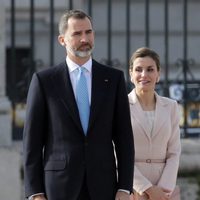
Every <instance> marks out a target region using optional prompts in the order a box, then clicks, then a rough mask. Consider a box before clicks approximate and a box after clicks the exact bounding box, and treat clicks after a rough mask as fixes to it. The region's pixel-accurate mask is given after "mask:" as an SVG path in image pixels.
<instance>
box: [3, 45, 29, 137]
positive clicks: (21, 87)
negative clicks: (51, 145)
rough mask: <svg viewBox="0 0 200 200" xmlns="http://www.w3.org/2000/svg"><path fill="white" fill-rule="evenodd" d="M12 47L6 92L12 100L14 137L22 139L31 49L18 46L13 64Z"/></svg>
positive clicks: (7, 69)
mask: <svg viewBox="0 0 200 200" xmlns="http://www.w3.org/2000/svg"><path fill="white" fill-rule="evenodd" d="M11 53H12V52H11V48H8V49H7V52H6V86H7V87H6V93H7V96H8V97H9V98H10V100H11V102H12V125H13V128H12V137H13V140H21V139H22V130H23V125H24V118H25V105H26V104H25V101H26V96H27V91H28V86H29V82H30V61H29V60H30V49H29V48H16V49H15V58H16V59H15V61H14V65H12V63H11V62H12V60H11Z"/></svg>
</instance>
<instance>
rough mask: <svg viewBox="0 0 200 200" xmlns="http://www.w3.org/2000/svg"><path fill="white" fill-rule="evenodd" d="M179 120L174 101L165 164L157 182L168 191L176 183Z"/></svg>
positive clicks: (179, 151)
mask: <svg viewBox="0 0 200 200" xmlns="http://www.w3.org/2000/svg"><path fill="white" fill-rule="evenodd" d="M179 122H180V111H179V107H178V104H177V102H174V103H173V105H172V107H171V124H172V132H171V137H170V139H169V142H168V148H167V154H166V166H165V168H164V170H163V173H162V176H161V178H160V180H159V182H158V185H159V186H161V187H162V188H165V189H168V190H170V191H173V190H174V188H175V185H176V179H177V173H178V167H179V159H180V153H181V143H180V127H179Z"/></svg>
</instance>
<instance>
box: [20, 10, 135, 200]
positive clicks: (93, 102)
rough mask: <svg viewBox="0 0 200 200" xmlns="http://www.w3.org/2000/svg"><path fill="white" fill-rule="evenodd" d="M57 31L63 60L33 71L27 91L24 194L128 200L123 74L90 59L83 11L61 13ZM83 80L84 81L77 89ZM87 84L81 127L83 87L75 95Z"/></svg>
mask: <svg viewBox="0 0 200 200" xmlns="http://www.w3.org/2000/svg"><path fill="white" fill-rule="evenodd" d="M59 32H60V35H59V37H58V40H59V43H60V44H61V45H62V46H64V47H65V49H66V52H67V56H66V61H65V62H63V63H61V64H60V65H58V66H55V67H51V68H49V69H46V70H43V71H40V72H37V73H35V74H34V75H33V78H32V81H31V84H30V88H29V92H28V98H27V114H26V121H25V126H24V138H23V142H24V145H23V146H24V150H23V154H24V175H25V193H26V194H25V195H26V197H29V198H30V199H33V200H46V199H48V200H114V199H116V200H128V199H129V194H130V192H131V191H132V184H133V168H134V143H133V134H132V129H131V122H130V115H129V114H130V113H129V104H128V98H127V92H126V87H125V81H124V76H123V72H121V71H119V70H116V69H113V68H110V67H107V66H104V65H102V64H100V63H98V62H96V61H95V60H93V59H92V58H91V53H92V49H93V46H94V31H93V28H92V23H91V18H90V17H89V16H88V15H86V14H85V13H84V12H82V11H80V10H71V11H69V12H67V13H65V14H64V15H63V16H62V17H61V20H60V23H59ZM83 68H84V70H83V72H80V74H81V73H82V75H80V74H79V71H81V70H82V69H83ZM77 74H79V75H77ZM81 76H83V78H84V80H85V82H84V83H83V82H82V83H81V84H79V83H78V79H79V78H80V77H81ZM77 77H79V78H77ZM84 84H85V85H87V91H86V93H87V98H86V99H88V101H89V116H84V118H88V119H87V120H88V121H87V120H86V121H85V122H86V123H84V122H83V121H82V114H81V111H80V110H81V108H79V100H80V101H81V100H82V97H79V93H82V91H83V90H84V89H81V90H80V91H79V93H77V88H79V87H80V85H81V86H83V85H84ZM86 113H87V111H83V115H86ZM85 124H86V125H85ZM115 155H116V156H115ZM115 158H116V159H115Z"/></svg>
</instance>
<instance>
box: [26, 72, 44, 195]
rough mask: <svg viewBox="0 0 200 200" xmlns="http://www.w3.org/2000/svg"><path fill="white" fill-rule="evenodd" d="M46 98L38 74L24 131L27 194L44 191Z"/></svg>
mask: <svg viewBox="0 0 200 200" xmlns="http://www.w3.org/2000/svg"><path fill="white" fill-rule="evenodd" d="M45 113H46V105H45V98H44V94H43V91H42V88H41V84H40V81H39V77H38V75H37V74H34V75H33V77H32V80H31V83H30V87H29V91H28V96H27V108H26V120H25V124H24V131H23V158H24V159H23V160H24V182H25V196H26V197H28V196H31V195H33V194H36V193H44V192H45V191H44V182H43V146H44V133H45V124H46V122H45Z"/></svg>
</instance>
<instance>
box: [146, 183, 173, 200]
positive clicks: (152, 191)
mask: <svg viewBox="0 0 200 200" xmlns="http://www.w3.org/2000/svg"><path fill="white" fill-rule="evenodd" d="M170 192H171V191H169V190H166V189H163V188H160V187H158V186H152V187H150V188H148V189H147V190H146V191H145V193H146V194H147V195H148V197H149V200H168V199H169V197H170V196H169V193H170Z"/></svg>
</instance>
